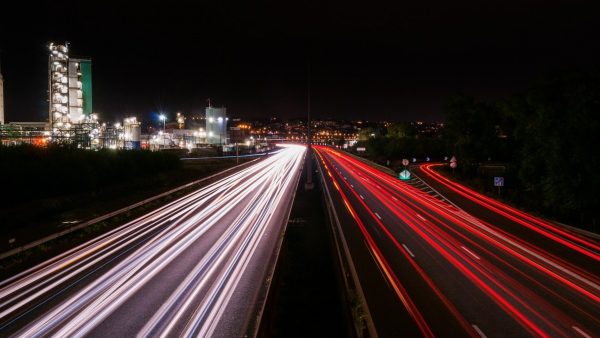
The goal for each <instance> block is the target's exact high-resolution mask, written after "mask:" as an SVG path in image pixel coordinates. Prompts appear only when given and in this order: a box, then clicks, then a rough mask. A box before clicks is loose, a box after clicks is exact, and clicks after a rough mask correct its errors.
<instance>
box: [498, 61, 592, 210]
mask: <svg viewBox="0 0 600 338" xmlns="http://www.w3.org/2000/svg"><path fill="white" fill-rule="evenodd" d="M599 94H600V76H599V75H598V73H597V72H595V73H583V72H566V73H562V74H554V75H550V76H546V77H544V78H541V79H539V80H538V81H537V82H536V83H535V84H534V85H533V86H531V87H530V88H529V89H527V90H526V91H525V92H524V93H522V94H519V95H515V96H514V97H512V98H511V99H510V100H508V101H507V102H504V103H503V106H502V108H503V115H505V116H506V118H507V119H509V120H511V121H513V122H514V128H513V129H512V130H511V135H510V137H511V138H514V140H515V142H516V143H517V144H518V145H519V149H520V151H519V178H520V179H521V180H522V182H523V184H524V186H525V187H526V188H527V189H529V190H532V191H536V192H537V193H538V194H539V195H540V196H543V198H544V204H545V206H546V207H550V208H553V209H556V210H557V211H561V213H563V214H568V213H571V214H573V213H579V212H583V210H586V209H588V210H589V209H594V208H597V207H598V203H599V202H600V200H599V198H598V194H597V191H598V189H600V175H598V174H597V172H598V168H599V167H600V157H599V156H598V154H599V153H600V144H599V143H598V141H597V135H598V132H599V131H600V122H599V120H600V119H599V116H598V112H600V100H598V97H599Z"/></svg>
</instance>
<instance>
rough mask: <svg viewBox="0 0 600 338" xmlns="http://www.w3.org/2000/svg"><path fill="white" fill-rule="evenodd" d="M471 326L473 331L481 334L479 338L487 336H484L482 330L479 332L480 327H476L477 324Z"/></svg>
mask: <svg viewBox="0 0 600 338" xmlns="http://www.w3.org/2000/svg"><path fill="white" fill-rule="evenodd" d="M471 326H472V327H473V328H474V329H475V331H477V333H478V334H479V335H480V336H481V338H487V337H486V336H485V335H484V334H483V332H481V330H480V329H479V328H478V327H477V325H471Z"/></svg>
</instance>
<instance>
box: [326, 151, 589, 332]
mask: <svg viewBox="0 0 600 338" xmlns="http://www.w3.org/2000/svg"><path fill="white" fill-rule="evenodd" d="M315 148H316V149H317V160H318V163H319V169H318V170H319V171H321V173H322V174H323V177H324V178H325V182H326V184H327V187H328V190H329V192H330V194H331V198H332V201H333V207H334V208H335V210H336V214H337V216H338V218H339V223H340V225H341V228H342V231H343V237H344V239H345V241H346V243H347V247H348V251H349V253H350V256H351V261H352V262H353V264H354V267H355V270H356V274H357V277H358V280H359V282H360V287H361V289H362V292H363V294H364V297H365V305H366V308H367V309H368V311H369V313H370V315H371V319H372V323H371V324H372V325H371V329H370V330H369V333H370V334H371V336H379V337H398V336H407V337H418V336H422V337H434V336H437V337H489V338H491V337H531V336H534V337H598V333H599V332H600V278H599V276H600V274H599V266H600V262H599V261H600V246H599V244H598V243H597V242H594V241H592V240H590V239H587V238H584V237H581V236H578V235H576V234H574V233H571V232H568V231H563V230H561V229H560V228H557V227H556V226H553V225H552V226H551V225H549V224H548V223H546V222H544V221H542V220H539V219H536V218H535V217H533V216H531V215H527V214H524V213H521V212H518V211H517V210H514V209H511V208H508V207H506V206H503V205H500V204H497V202H496V203H493V202H492V201H490V200H489V199H485V198H481V197H480V198H476V197H473V194H470V193H469V194H467V193H466V192H465V189H460V191H461V192H462V193H464V194H466V195H469V196H471V197H472V198H473V199H476V200H478V201H480V202H475V201H473V200H471V199H469V198H467V197H465V196H463V195H461V194H459V193H458V192H457V191H454V193H455V194H458V195H460V196H462V198H463V199H466V200H469V203H471V204H470V205H467V206H466V207H465V208H462V207H460V208H459V207H457V206H456V205H454V204H451V203H447V202H445V201H442V200H440V199H436V198H434V197H432V196H431V195H428V194H426V193H424V192H422V191H420V190H417V189H415V188H413V187H411V186H410V185H408V184H404V183H403V182H401V181H399V180H398V179H397V178H393V177H391V176H389V175H386V174H383V173H381V172H379V171H377V170H375V169H373V168H372V167H370V166H367V165H365V164H364V163H362V162H360V161H357V160H355V159H352V158H350V157H348V156H346V155H344V154H342V153H340V152H338V151H336V150H334V149H331V148H327V147H319V146H317V147H315ZM423 170H426V169H425V168H423ZM431 179H433V178H431ZM436 182H437V181H436ZM439 184H440V185H441V184H442V183H439ZM454 188H455V189H458V188H457V187H456V186H454ZM447 189H449V190H450V187H448V188H447ZM446 197H447V198H449V199H450V200H452V197H454V196H451V197H448V196H446ZM484 204H485V205H484ZM482 209H484V210H482ZM463 210H464V211H463ZM466 211H468V212H469V213H467V212H466ZM471 211H473V214H471Z"/></svg>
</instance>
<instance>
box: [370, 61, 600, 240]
mask: <svg viewBox="0 0 600 338" xmlns="http://www.w3.org/2000/svg"><path fill="white" fill-rule="evenodd" d="M446 112H447V113H448V116H447V119H446V121H445V122H444V127H443V128H442V130H441V131H440V137H439V138H425V139H417V138H415V137H414V136H412V135H411V134H410V132H409V133H406V132H403V133H400V132H398V131H397V130H402V129H403V127H402V126H400V125H393V129H392V131H393V132H391V133H390V132H389V131H390V128H389V127H388V135H386V136H384V137H381V136H378V135H377V134H376V136H375V137H370V138H368V139H366V140H365V141H362V142H360V143H359V144H358V146H365V147H366V148H367V151H368V153H367V156H369V157H371V158H373V159H375V160H377V161H378V162H379V163H384V162H385V160H387V159H389V160H391V161H392V165H393V164H394V163H397V161H399V160H401V159H402V158H411V157H418V158H419V157H421V158H422V157H423V156H430V157H432V158H433V159H442V158H441V157H442V156H456V159H457V160H458V167H457V168H456V170H455V179H458V180H460V181H461V182H466V183H468V184H469V185H470V186H471V187H473V188H475V189H478V190H480V191H484V192H487V193H488V194H492V193H494V192H497V190H495V189H494V187H493V179H492V177H493V176H504V177H505V182H506V183H505V184H506V186H505V188H504V189H505V190H504V191H503V199H504V200H505V201H506V202H508V203H509V204H513V205H515V206H519V207H521V208H523V209H525V210H527V211H530V212H535V213H538V214H540V215H543V216H545V217H548V218H552V219H556V220H558V221H562V222H567V223H570V224H572V225H574V226H579V227H582V228H584V229H588V230H593V231H595V230H594V228H595V222H596V220H597V210H600V199H599V197H598V196H599V194H598V191H599V190H600V174H598V172H599V170H600V142H598V133H599V132H600V125H599V122H600V118H599V117H600V75H599V73H598V72H597V71H594V72H583V71H564V72H560V73H554V74H548V75H545V76H543V77H541V78H539V79H538V80H537V81H535V82H534V83H533V84H532V85H531V86H530V87H529V88H527V89H526V90H525V91H523V92H520V93H517V94H515V95H513V96H511V97H509V98H505V99H500V100H498V101H496V102H494V103H492V104H488V103H484V102H476V101H475V100H474V99H473V97H472V96H469V95H465V94H460V93H459V94H456V95H455V96H453V97H452V98H451V99H450V100H449V101H448V103H447V104H446ZM404 127H406V126H404ZM371 132H372V131H367V132H366V133H371ZM366 133H365V134H366ZM363 138H364V137H363ZM490 158H491V161H492V162H495V163H500V164H502V165H504V166H505V168H504V169H502V170H501V171H498V170H499V169H498V168H496V169H490V168H489V167H488V168H487V170H486V168H485V166H486V164H488V165H489V163H490V161H489V159H490ZM392 168H394V167H393V166H392ZM394 169H396V168H394ZM446 170H447V171H448V173H451V172H452V171H451V169H449V168H446ZM494 170H495V171H494Z"/></svg>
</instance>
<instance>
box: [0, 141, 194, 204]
mask: <svg viewBox="0 0 600 338" xmlns="http://www.w3.org/2000/svg"><path fill="white" fill-rule="evenodd" d="M0 159H1V160H2V164H3V165H2V166H0V177H2V178H3V180H2V187H3V190H4V191H8V192H10V193H8V194H6V193H5V194H2V195H1V197H0V202H1V203H2V204H15V203H22V202H26V201H29V200H33V199H39V198H45V197H49V196H52V197H57V196H62V195H66V194H73V193H78V192H82V191H90V190H95V189H98V188H101V187H104V186H106V185H110V184H119V183H124V182H128V181H130V180H132V179H134V178H138V177H144V176H149V175H153V174H157V173H161V172H166V171H169V170H175V169H179V168H181V165H182V164H181V161H180V160H179V158H178V157H177V156H175V155H173V154H168V153H163V152H151V151H146V150H134V151H129V150H109V149H104V150H100V151H89V150H84V149H77V148H70V147H66V146H60V145H51V146H48V147H38V146H34V145H28V144H23V145H20V146H16V147H3V146H0Z"/></svg>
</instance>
